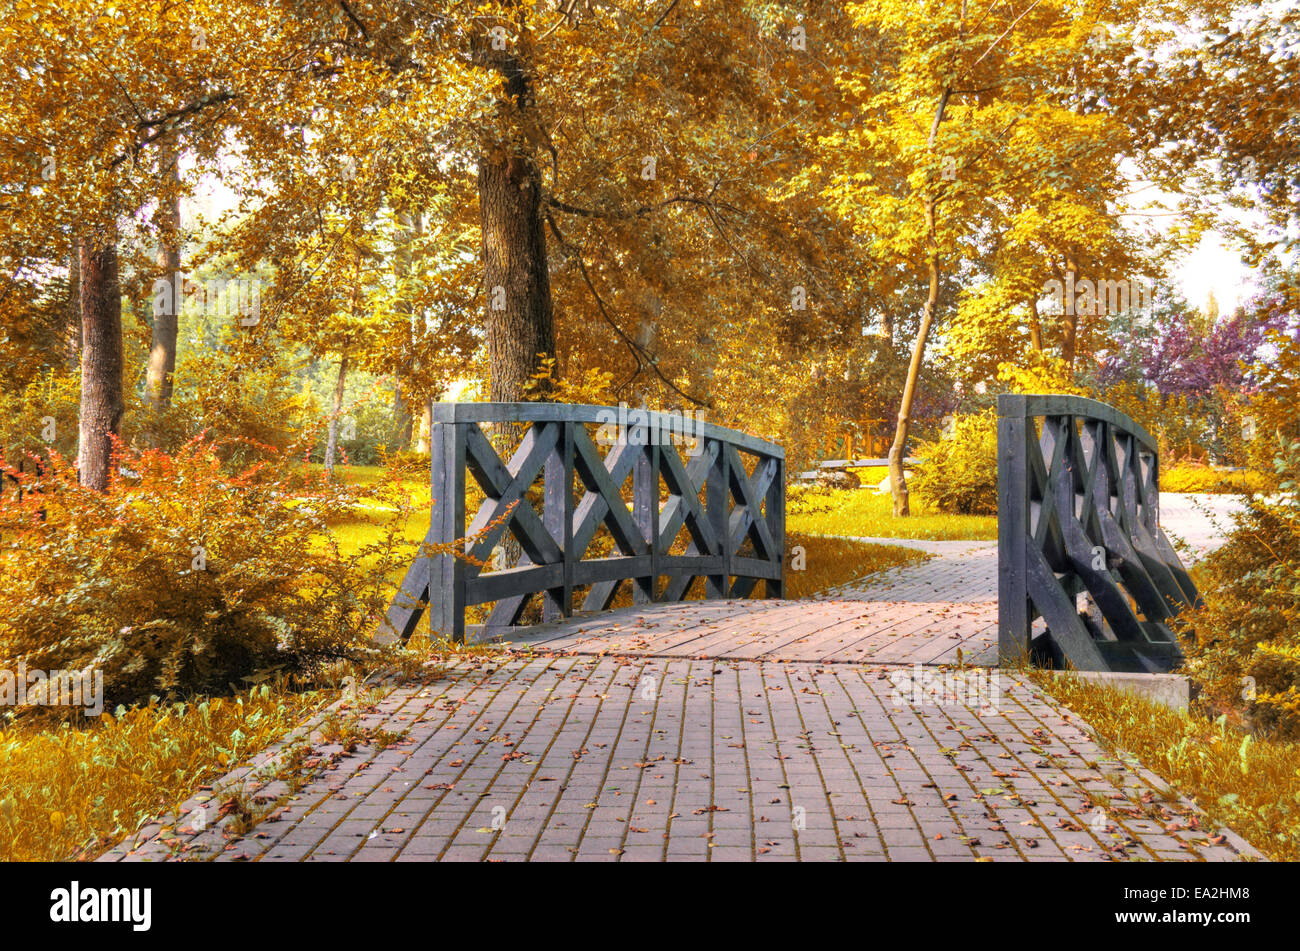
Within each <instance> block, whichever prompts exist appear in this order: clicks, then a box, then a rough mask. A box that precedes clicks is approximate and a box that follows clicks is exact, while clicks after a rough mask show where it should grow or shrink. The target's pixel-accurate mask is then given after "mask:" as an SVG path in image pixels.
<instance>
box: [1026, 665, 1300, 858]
mask: <svg viewBox="0 0 1300 951" xmlns="http://www.w3.org/2000/svg"><path fill="white" fill-rule="evenodd" d="M1023 673H1025V674H1027V676H1028V678H1029V679H1030V680H1031V681H1032V682H1033V683H1035V684H1036V685H1037V686H1038V687H1040V688H1042V689H1043V690H1044V691H1046V692H1047V693H1049V694H1051V696H1053V697H1055V698H1056V699H1057V700H1059V701H1060V702H1061V703H1062V704H1064V705H1065V706H1066V707H1068V708H1069V709H1070V710H1072V711H1073V712H1074V713H1075V714H1077V715H1078V716H1079V717H1080V718H1082V719H1083V720H1084V721H1086V722H1087V723H1088V724H1090V725H1091V726H1092V728H1093V729H1094V731H1095V732H1096V734H1097V735H1098V738H1099V739H1100V740H1101V742H1102V745H1103V746H1104V747H1105V748H1106V749H1107V750H1108V751H1110V752H1115V751H1120V750H1122V751H1124V752H1127V753H1131V754H1132V755H1134V756H1136V757H1137V758H1138V760H1139V761H1140V762H1141V763H1142V764H1143V765H1144V766H1146V767H1147V768H1148V769H1150V770H1151V771H1152V772H1154V773H1156V774H1157V775H1159V776H1160V777H1161V778H1163V779H1164V780H1166V781H1167V782H1168V783H1169V784H1170V786H1171V787H1172V788H1173V789H1176V790H1178V791H1179V792H1181V793H1183V794H1185V795H1187V796H1189V797H1190V798H1192V799H1194V800H1196V802H1197V804H1198V805H1199V806H1200V807H1201V808H1202V809H1204V810H1205V812H1206V814H1207V815H1208V816H1209V818H1210V820H1211V821H1212V822H1213V823H1214V825H1215V826H1216V827H1221V826H1226V827H1228V828H1230V829H1232V830H1233V831H1234V832H1236V833H1237V834H1238V835H1240V836H1241V837H1242V838H1244V839H1246V841H1248V842H1249V843H1250V844H1251V845H1253V846H1255V848H1257V849H1259V850H1260V851H1261V852H1262V853H1264V855H1266V856H1267V857H1269V858H1270V859H1273V860H1275V861H1284V862H1295V861H1300V743H1298V742H1294V741H1290V742H1288V741H1282V740H1273V739H1268V738H1266V737H1258V736H1254V735H1252V734H1250V733H1249V732H1246V731H1244V730H1241V729H1238V728H1236V727H1233V726H1231V725H1229V724H1228V723H1227V721H1226V719H1225V718H1224V717H1220V718H1218V719H1217V720H1211V719H1209V718H1208V717H1206V716H1204V715H1202V714H1200V713H1199V712H1197V711H1195V710H1193V711H1190V712H1185V711H1178V710H1172V709H1170V708H1169V707H1166V706H1163V705H1161V704H1156V703H1152V702H1151V701H1149V700H1146V699H1144V698H1141V697H1137V696H1134V695H1133V694H1131V693H1127V692H1125V691H1122V690H1116V689H1115V688H1114V687H1110V686H1105V685H1102V684H1098V683H1096V682H1095V681H1087V680H1083V679H1081V678H1079V677H1075V676H1071V675H1069V674H1053V673H1050V672H1048V671H1043V670H1030V671H1024V672H1023ZM1098 805H1100V806H1101V807H1102V808H1103V809H1105V808H1109V806H1108V805H1107V803H1105V802H1099V803H1098ZM1128 805H1136V806H1137V807H1139V808H1142V807H1143V805H1144V804H1141V803H1137V804H1132V803H1130V804H1128Z"/></svg>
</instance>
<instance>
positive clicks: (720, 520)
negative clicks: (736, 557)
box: [704, 441, 731, 598]
mask: <svg viewBox="0 0 1300 951" xmlns="http://www.w3.org/2000/svg"><path fill="white" fill-rule="evenodd" d="M730 479H731V473H730V470H729V468H728V462H727V452H726V446H725V445H723V444H722V443H721V442H720V441H719V442H718V454H717V458H715V459H714V460H713V465H711V466H710V467H709V475H708V480H707V481H706V482H705V488H704V510H705V513H706V516H707V518H708V520H709V523H710V525H711V526H712V527H713V531H714V535H715V537H716V538H717V540H718V550H717V551H716V552H714V554H715V555H717V556H718V557H719V558H721V559H722V573H721V574H713V575H708V576H707V580H706V582H705V590H706V597H710V598H725V597H727V596H728V595H729V594H730V593H731V587H730V585H731V518H730V516H731V511H730V506H729V505H728V502H729V501H730V499H731V490H730V488H729V483H730Z"/></svg>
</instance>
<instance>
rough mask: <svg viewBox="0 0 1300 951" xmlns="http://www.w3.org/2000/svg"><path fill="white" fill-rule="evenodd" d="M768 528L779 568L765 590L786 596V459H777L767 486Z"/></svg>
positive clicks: (768, 593) (774, 595) (778, 596)
mask: <svg viewBox="0 0 1300 951" xmlns="http://www.w3.org/2000/svg"><path fill="white" fill-rule="evenodd" d="M763 510H764V518H765V519H766V520H767V530H768V531H769V532H771V533H772V540H773V541H775V542H776V551H775V552H773V558H772V561H773V562H774V564H775V565H776V567H777V569H778V570H779V572H780V573H779V574H778V575H777V577H776V578H769V579H767V581H766V582H765V583H764V591H765V593H766V594H767V596H768V597H769V598H784V597H785V460H784V459H777V460H776V477H775V478H774V479H772V484H771V485H769V486H768V487H767V499H766V500H765V502H764V505H763Z"/></svg>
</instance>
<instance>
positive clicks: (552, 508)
mask: <svg viewBox="0 0 1300 951" xmlns="http://www.w3.org/2000/svg"><path fill="white" fill-rule="evenodd" d="M560 425H561V427H562V429H561V431H560V441H559V445H557V446H556V447H555V451H554V452H553V453H551V455H550V456H549V457H547V460H546V473H545V476H544V486H545V488H544V490H543V491H544V493H545V496H544V500H543V503H542V524H543V525H545V526H546V530H547V531H549V532H550V533H551V537H552V538H554V539H555V543H556V544H557V545H559V546H560V548H561V549H562V550H563V551H564V585H563V587H560V588H548V589H547V591H546V596H545V599H544V600H543V601H542V620H543V621H551V620H554V619H555V618H556V617H561V616H562V617H568V616H569V615H570V614H572V613H573V565H574V562H575V561H576V560H577V556H576V555H575V553H574V551H573V427H574V426H575V425H577V424H576V423H574V422H573V421H572V420H566V421H565V422H563V423H561V424H560Z"/></svg>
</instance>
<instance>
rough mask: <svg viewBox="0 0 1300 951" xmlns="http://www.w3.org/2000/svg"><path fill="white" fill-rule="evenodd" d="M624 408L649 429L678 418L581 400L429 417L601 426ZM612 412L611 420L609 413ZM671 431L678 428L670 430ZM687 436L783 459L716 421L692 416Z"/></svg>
mask: <svg viewBox="0 0 1300 951" xmlns="http://www.w3.org/2000/svg"><path fill="white" fill-rule="evenodd" d="M623 409H625V411H626V414H627V416H626V418H627V419H630V418H631V415H632V414H633V413H645V414H646V416H647V422H648V423H649V424H650V426H651V427H652V428H656V429H660V430H663V429H665V428H666V426H665V424H667V423H670V421H677V423H678V424H680V422H681V421H682V418H683V416H682V414H681V413H671V412H669V413H665V412H662V411H659V410H643V409H641V408H640V407H636V406H628V407H626V408H622V407H618V406H590V405H587V404H585V403H476V402H446V403H434V404H433V406H432V409H431V411H430V416H429V418H430V419H431V420H432V421H433V422H435V423H567V422H573V423H584V424H585V423H592V424H595V425H603V424H608V423H611V422H612V423H618V422H621V421H622V420H623V417H620V415H619V414H620V410H623ZM611 413H612V414H614V415H613V418H612V419H611V418H610V416H609V414H611ZM673 431H674V432H678V431H679V430H676V429H674V430H673ZM685 435H687V436H702V437H707V438H709V439H717V440H720V441H722V442H725V443H729V444H731V445H732V446H735V447H736V448H737V449H742V450H745V451H746V452H751V453H756V454H759V455H763V456H768V457H771V458H774V459H784V458H785V450H784V449H783V448H782V447H780V446H779V445H777V444H776V443H773V442H768V441H767V440H766V439H761V438H759V437H758V436H751V435H750V434H749V433H744V432H741V431H739V430H736V429H728V428H726V427H725V426H719V425H717V424H716V423H710V422H706V421H704V420H701V419H698V418H696V419H692V420H691V421H690V423H689V426H688V428H687V430H686V433H685Z"/></svg>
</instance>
